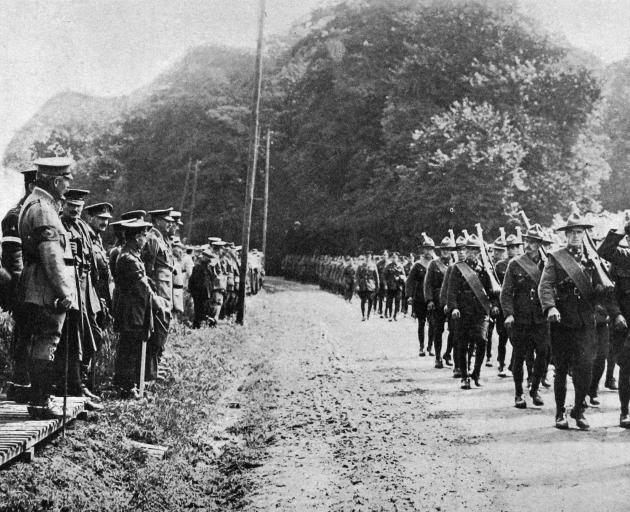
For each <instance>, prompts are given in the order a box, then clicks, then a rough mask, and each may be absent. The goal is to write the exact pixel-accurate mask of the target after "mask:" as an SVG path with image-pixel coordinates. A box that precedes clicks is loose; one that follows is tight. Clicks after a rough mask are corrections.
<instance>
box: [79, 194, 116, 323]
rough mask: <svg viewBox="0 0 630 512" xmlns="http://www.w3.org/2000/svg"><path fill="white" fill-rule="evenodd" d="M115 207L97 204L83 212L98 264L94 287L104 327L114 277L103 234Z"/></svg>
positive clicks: (110, 303) (100, 319)
mask: <svg viewBox="0 0 630 512" xmlns="http://www.w3.org/2000/svg"><path fill="white" fill-rule="evenodd" d="M113 209H114V207H113V206H112V205H111V204H109V203H96V204H92V205H90V206H86V207H85V208H84V209H83V211H84V212H85V214H86V217H87V219H88V227H89V229H88V233H89V235H90V240H91V241H92V250H93V251H94V259H95V262H96V280H95V282H94V287H95V288H96V293H97V295H98V297H99V299H100V300H101V305H102V306H103V307H102V311H101V318H99V325H100V326H101V327H104V323H105V319H106V317H107V316H108V312H109V311H110V310H111V308H112V296H111V291H110V290H111V288H110V287H111V281H112V275H111V272H110V268H109V261H108V257H107V251H106V250H105V247H104V245H103V239H102V236H103V233H105V231H106V230H107V227H108V226H109V222H110V219H111V218H112V211H113Z"/></svg>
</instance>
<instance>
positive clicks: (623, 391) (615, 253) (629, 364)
mask: <svg viewBox="0 0 630 512" xmlns="http://www.w3.org/2000/svg"><path fill="white" fill-rule="evenodd" d="M624 231H625V235H626V236H628V235H629V234H630V224H626V226H625V228H624ZM623 237H624V234H622V233H617V232H616V231H615V230H611V231H610V232H609V233H608V234H607V236H606V238H605V239H604V241H603V242H602V244H601V245H600V247H599V249H598V251H597V252H598V253H599V255H600V256H601V257H602V258H605V259H606V260H608V261H609V262H610V263H612V264H613V268H614V271H615V274H616V277H617V282H616V284H615V292H616V296H617V297H618V298H619V306H620V310H621V313H622V316H624V317H625V316H626V312H630V299H629V298H628V293H626V290H630V279H629V276H630V249H628V248H627V247H620V246H619V245H620V242H621V241H622V239H623ZM626 318H627V317H626ZM618 327H619V331H618V332H620V333H621V332H623V331H626V332H627V326H626V328H625V329H624V328H623V325H622V324H621V323H620V324H619V325H618ZM620 338H621V335H619V336H618V337H616V340H615V341H616V342H617V343H618V345H619V346H618V347H616V348H617V363H618V364H619V383H618V388H619V402H620V405H621V415H620V418H619V426H620V427H623V428H630V414H628V402H630V337H628V336H627V335H626V336H625V337H624V338H623V341H620ZM614 339H615V338H614Z"/></svg>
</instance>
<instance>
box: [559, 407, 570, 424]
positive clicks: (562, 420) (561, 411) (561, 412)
mask: <svg viewBox="0 0 630 512" xmlns="http://www.w3.org/2000/svg"><path fill="white" fill-rule="evenodd" d="M556 428H558V429H560V430H568V429H569V422H568V421H567V417H566V414H565V411H564V407H557V406H556Z"/></svg>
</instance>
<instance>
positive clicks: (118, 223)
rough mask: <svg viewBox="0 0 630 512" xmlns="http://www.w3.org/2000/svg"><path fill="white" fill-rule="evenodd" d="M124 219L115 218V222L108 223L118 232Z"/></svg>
mask: <svg viewBox="0 0 630 512" xmlns="http://www.w3.org/2000/svg"><path fill="white" fill-rule="evenodd" d="M125 222H126V221H124V220H117V221H115V222H110V223H109V225H110V226H111V227H112V228H113V229H114V231H115V232H120V231H122V229H123V224H124V223H125Z"/></svg>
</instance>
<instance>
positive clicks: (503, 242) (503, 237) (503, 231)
mask: <svg viewBox="0 0 630 512" xmlns="http://www.w3.org/2000/svg"><path fill="white" fill-rule="evenodd" d="M499 233H501V243H502V244H503V245H505V244H506V243H507V242H506V240H507V239H506V237H505V228H504V227H501V228H499Z"/></svg>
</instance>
